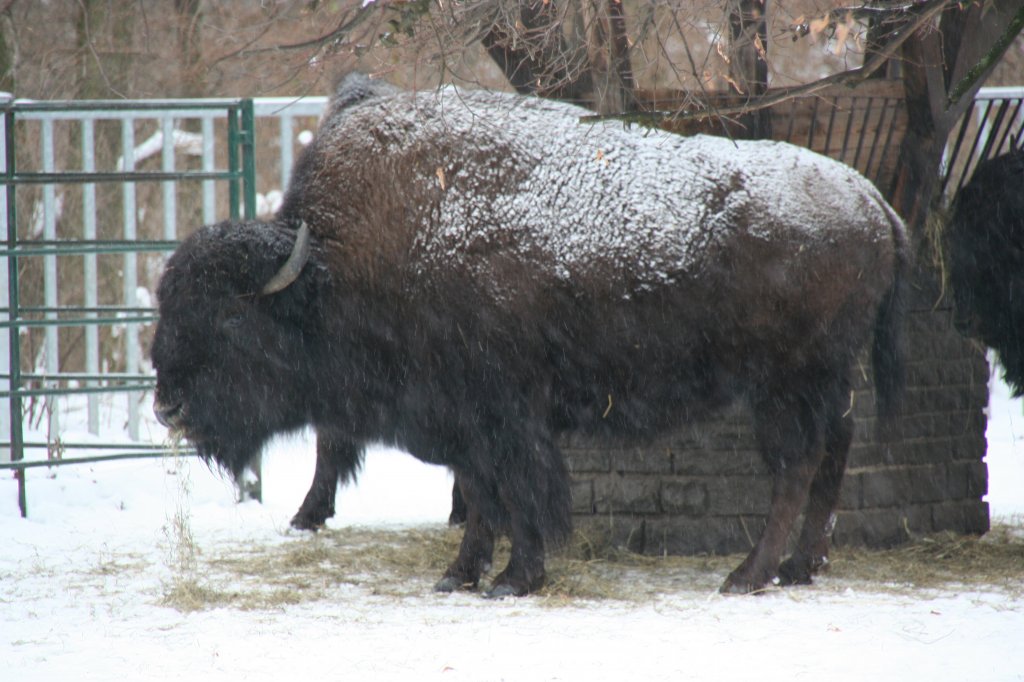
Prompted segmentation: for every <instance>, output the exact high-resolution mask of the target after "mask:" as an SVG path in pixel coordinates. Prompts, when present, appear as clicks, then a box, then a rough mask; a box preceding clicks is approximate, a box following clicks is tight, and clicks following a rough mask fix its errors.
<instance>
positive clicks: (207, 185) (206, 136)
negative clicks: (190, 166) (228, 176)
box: [201, 116, 217, 225]
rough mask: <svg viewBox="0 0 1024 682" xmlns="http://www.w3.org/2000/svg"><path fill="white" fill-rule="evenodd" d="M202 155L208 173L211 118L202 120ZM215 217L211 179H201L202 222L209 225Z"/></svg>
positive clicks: (211, 166)
mask: <svg viewBox="0 0 1024 682" xmlns="http://www.w3.org/2000/svg"><path fill="white" fill-rule="evenodd" d="M202 121H203V122H202V130H203V156H202V164H201V165H202V169H203V171H204V172H206V173H209V172H211V171H213V169H214V143H213V119H212V118H210V117H209V116H207V117H205V118H203V120H202ZM216 218H217V194H216V187H215V186H214V183H213V180H203V223H205V224H206V225H209V224H210V223H212V222H214V220H216Z"/></svg>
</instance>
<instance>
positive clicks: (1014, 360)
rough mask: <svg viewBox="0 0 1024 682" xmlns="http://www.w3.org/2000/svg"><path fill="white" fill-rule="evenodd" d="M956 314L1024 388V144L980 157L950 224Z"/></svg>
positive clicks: (1019, 390) (1018, 391) (1020, 391)
mask: <svg viewBox="0 0 1024 682" xmlns="http://www.w3.org/2000/svg"><path fill="white" fill-rule="evenodd" d="M947 242H948V244H947V246H948V248H947V250H948V252H949V266H950V267H949V279H950V285H951V287H952V289H953V300H954V303H955V306H956V314H955V318H954V319H955V322H956V325H957V328H958V329H960V330H961V331H962V332H963V333H964V334H967V335H968V336H972V337H975V338H978V339H980V340H981V341H982V342H984V343H985V345H987V346H989V347H991V348H992V349H994V350H995V351H996V354H997V355H998V356H999V363H1000V364H1001V365H1002V366H1003V377H1004V379H1005V380H1006V382H1007V383H1008V384H1009V385H1010V387H1011V388H1012V390H1013V394H1014V395H1015V396H1020V395H1024V149H1018V150H1016V151H1013V152H1010V153H1008V154H1004V155H1002V156H997V157H996V158H994V159H989V160H988V161H984V162H982V163H980V164H978V167H977V169H976V170H975V171H974V175H973V176H972V178H971V181H970V182H968V183H967V184H966V185H964V187H963V188H962V189H961V190H960V191H959V192H958V193H957V196H956V199H955V200H954V202H953V212H952V218H951V220H950V223H949V230H948V232H947Z"/></svg>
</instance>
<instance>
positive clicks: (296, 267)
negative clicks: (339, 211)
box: [260, 221, 309, 296]
mask: <svg viewBox="0 0 1024 682" xmlns="http://www.w3.org/2000/svg"><path fill="white" fill-rule="evenodd" d="M308 260H309V227H308V226H307V225H306V221H302V224H301V225H299V230H298V232H296V233H295V246H293V247H292V252H291V254H290V255H289V256H288V260H286V261H285V262H284V265H282V266H281V269H280V270H278V271H277V273H276V274H275V275H274V276H273V277H271V278H270V280H269V281H268V282H267V283H266V284H264V285H263V289H262V290H261V291H260V295H261V296H269V295H270V294H276V293H277V292H279V291H281V290H282V289H285V288H286V287H288V285H290V284H291V283H292V282H294V281H295V280H297V279H298V278H299V275H301V274H302V269H303V268H304V267H306V262H307V261H308Z"/></svg>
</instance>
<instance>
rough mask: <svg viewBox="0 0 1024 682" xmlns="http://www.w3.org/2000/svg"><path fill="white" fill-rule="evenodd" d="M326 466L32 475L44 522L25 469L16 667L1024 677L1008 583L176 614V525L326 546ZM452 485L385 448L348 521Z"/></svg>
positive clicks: (72, 673) (355, 602)
mask: <svg viewBox="0 0 1024 682" xmlns="http://www.w3.org/2000/svg"><path fill="white" fill-rule="evenodd" d="M990 410H991V415H992V419H991V421H990V426H989V433H988V436H989V451H988V455H987V460H988V464H989V468H990V494H989V503H990V505H991V509H992V511H993V515H994V516H995V517H996V518H997V519H998V520H1003V521H1013V522H1015V523H1017V524H1020V522H1021V518H1022V517H1021V514H1022V513H1024V413H1022V406H1021V402H1020V401H1010V400H1009V398H1008V394H1007V390H1006V388H1005V386H1003V385H1002V383H1001V382H994V384H993V387H992V404H991V407H990ZM144 412H147V411H146V410H144ZM147 413H148V412H147ZM81 416H82V415H81V414H80V412H79V411H77V410H75V411H70V412H68V413H66V414H62V415H61V420H62V423H63V424H74V422H75V420H76V419H81ZM44 421H45V420H44ZM120 423H121V420H120V418H119V417H118V413H117V410H112V412H111V416H108V417H106V418H105V419H104V424H105V425H106V426H105V429H106V430H107V431H109V433H105V434H103V436H102V438H104V439H108V440H109V439H110V438H113V437H116V436H117V435H118V432H119V429H118V426H117V425H118V424H120ZM146 428H147V433H149V434H150V435H149V437H150V438H151V439H153V440H154V441H156V442H159V440H160V439H161V438H162V437H163V434H162V432H161V431H160V430H159V427H158V426H156V425H154V424H151V423H147V425H146ZM82 430H83V431H84V429H82ZM313 459H314V458H313V443H312V435H311V434H309V433H302V434H298V435H297V436H295V437H292V438H289V439H282V440H279V441H277V442H275V443H274V444H273V445H272V446H271V447H270V448H269V449H268V452H267V453H266V455H265V458H264V466H263V481H264V504H262V505H260V504H257V503H254V502H246V503H242V504H235V502H234V499H235V493H234V489H233V486H232V485H231V484H230V483H229V482H228V481H227V480H225V479H224V478H223V477H222V476H221V475H219V474H216V473H213V472H211V471H210V470H208V469H207V468H206V467H205V466H204V465H203V464H202V463H200V462H197V461H195V460H186V459H182V460H174V459H171V458H166V459H155V460H132V461H116V462H105V463H98V464H89V465H75V466H66V467H63V468H60V469H58V470H48V469H46V468H43V467H41V468H36V469H30V470H28V505H29V517H28V518H27V519H22V518H20V517H19V515H18V509H17V504H16V484H15V482H14V480H13V478H12V477H11V475H10V474H9V473H4V475H3V478H2V480H0V547H3V551H2V553H0V659H2V660H3V662H4V678H5V679H11V680H19V682H28V681H32V680H59V679H75V680H111V679H147V680H207V679H225V678H228V677H230V678H232V679H245V680H281V679H285V680H292V679H351V680H363V679H373V680H379V681H381V682H386V681H388V680H446V681H448V680H453V681H462V680H465V681H479V680H523V681H527V680H529V681H531V682H532V681H535V680H587V682H602V681H604V680H609V681H610V680H615V681H616V682H618V681H621V680H636V679H658V680H664V679H691V678H695V679H716V680H733V679H736V680H739V679H743V680H747V679H751V678H754V677H756V678H757V679H759V680H769V681H771V680H791V679H808V680H825V679H827V680H860V679H882V680H886V679H927V680H931V681H942V680H964V679H984V680H1014V679H1018V680H1019V679H1024V648H1022V647H1021V646H1020V642H1021V639H1020V638H1021V632H1022V631H1024V597H1021V596H1020V595H1019V594H1008V593H1006V592H1005V591H1001V590H1000V589H998V588H996V587H992V588H991V589H978V588H976V587H974V588H959V589H958V588H957V587H956V586H951V587H947V588H945V589H929V590H924V589H917V590H893V589H887V586H886V585H878V586H877V589H865V588H864V587H863V584H860V585H858V586H857V587H856V588H855V587H852V586H851V585H849V584H843V583H842V582H840V581H838V580H837V579H834V578H832V577H830V576H828V575H827V574H826V575H825V576H823V577H821V578H820V579H819V580H818V581H817V583H816V584H815V585H814V586H811V587H804V588H791V589H787V590H780V591H776V592H772V593H769V594H766V595H763V596H759V597H722V596H719V595H718V594H717V593H715V592H714V591H713V588H708V587H706V585H711V584H717V582H718V581H720V580H721V579H722V578H723V577H724V576H709V577H708V580H707V581H706V583H704V582H702V583H701V584H700V585H690V584H688V583H687V582H685V581H680V582H673V583H671V584H668V586H667V587H666V588H665V589H662V590H660V591H655V592H652V593H651V595H650V596H649V597H645V598H643V599H639V600H636V601H630V602H621V601H615V600H594V601H588V600H574V601H570V602H568V603H556V604H551V603H547V602H546V601H545V600H544V599H543V598H540V597H528V598H523V599H508V600H505V601H501V602H489V601H485V600H483V599H481V598H480V597H479V596H477V595H475V594H454V595H439V594H435V593H433V592H432V591H431V589H430V586H431V584H432V581H433V580H434V579H436V578H437V577H438V576H436V575H425V576H422V579H421V580H420V581H419V582H417V583H416V584H413V585H411V586H407V588H406V591H405V592H403V593H402V594H400V595H398V596H395V595H386V594H377V593H375V592H374V590H372V589H371V588H369V587H367V586H365V585H362V584H341V585H335V586H330V587H328V588H326V589H325V591H324V596H323V597H322V598H319V599H313V600H310V601H306V602H305V603H301V604H295V605H284V606H280V607H274V608H256V609H251V610H245V609H241V608H237V607H221V608H211V609H207V610H202V611H196V612H188V613H185V612H181V611H178V610H175V609H173V608H169V607H167V606H163V605H161V601H162V597H163V595H164V594H165V593H166V592H167V590H168V586H169V585H170V584H171V583H172V581H173V579H174V575H175V572H176V571H177V570H180V569H178V568H176V567H177V566H178V565H179V558H177V557H176V549H175V548H176V541H175V534H176V532H178V531H176V530H175V529H176V528H178V527H179V525H178V524H177V521H176V519H177V520H180V519H184V520H185V522H186V523H187V526H188V529H189V531H190V533H191V536H192V538H193V541H194V545H195V547H196V551H197V552H198V553H199V556H200V557H204V556H208V555H215V554H217V553H219V552H223V551H228V552H234V551H237V552H245V551H252V550H254V549H255V550H259V549H260V548H273V547H281V546H287V545H295V544H299V543H304V542H307V543H308V542H310V539H309V537H308V536H307V535H304V534H300V533H296V532H294V531H290V530H288V520H289V518H290V516H291V514H292V513H294V511H295V509H296V507H297V505H298V503H299V501H300V500H301V498H302V495H304V494H305V491H306V488H307V486H308V484H309V481H310V479H311V477H312V472H313ZM450 485H451V479H450V478H449V475H448V473H447V472H446V471H444V470H442V469H438V468H436V467H430V466H428V465H424V464H421V463H419V462H417V461H416V460H414V459H412V458H411V457H409V456H408V455H405V454H403V453H399V452H396V451H393V450H387V449H384V448H374V449H373V450H371V451H370V452H369V453H368V457H367V462H366V469H365V471H364V473H363V475H362V476H361V478H360V482H359V484H358V485H357V486H356V487H355V488H352V489H343V490H341V491H340V492H339V499H338V503H339V515H338V517H337V518H335V519H333V520H331V521H330V522H329V527H330V528H331V529H332V531H336V532H338V533H342V534H344V533H347V532H348V533H352V532H356V531H358V530H360V529H366V528H380V527H390V528H396V529H400V530H402V532H409V530H408V529H414V528H417V527H423V526H426V527H429V528H437V527H440V526H441V525H442V524H443V523H444V521H445V519H446V518H447V514H448V508H449V503H450V498H449V494H450ZM183 491H184V492H183ZM1022 574H1024V569H1022ZM895 579H896V578H894V580H895Z"/></svg>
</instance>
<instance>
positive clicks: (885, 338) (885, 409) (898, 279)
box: [871, 205, 912, 440]
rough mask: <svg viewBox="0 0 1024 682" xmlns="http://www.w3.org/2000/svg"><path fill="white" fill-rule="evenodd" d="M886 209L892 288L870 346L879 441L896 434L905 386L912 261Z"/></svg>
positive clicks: (898, 225)
mask: <svg viewBox="0 0 1024 682" xmlns="http://www.w3.org/2000/svg"><path fill="white" fill-rule="evenodd" d="M885 208H886V210H887V212H888V213H889V214H890V220H891V221H892V223H893V235H894V238H895V241H896V264H895V269H894V273H893V281H892V285H891V286H890V287H889V291H888V292H886V295H885V298H883V299H882V303H881V305H880V306H879V309H878V316H877V317H876V318H875V330H874V340H873V342H872V345H871V364H872V370H873V374H874V383H875V402H876V406H877V416H878V434H877V436H878V437H879V438H880V439H882V440H888V439H891V438H892V437H893V436H894V435H895V427H896V423H897V419H898V417H899V414H900V412H901V411H902V406H903V397H904V389H905V386H906V367H905V355H906V349H905V346H904V339H903V320H904V317H905V315H906V308H907V285H908V279H909V270H910V267H911V260H912V259H911V255H910V244H909V241H908V239H907V235H906V231H905V228H904V226H903V222H902V221H901V220H900V218H899V217H898V216H897V215H896V214H895V212H893V211H892V209H891V208H889V206H888V205H885Z"/></svg>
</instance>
